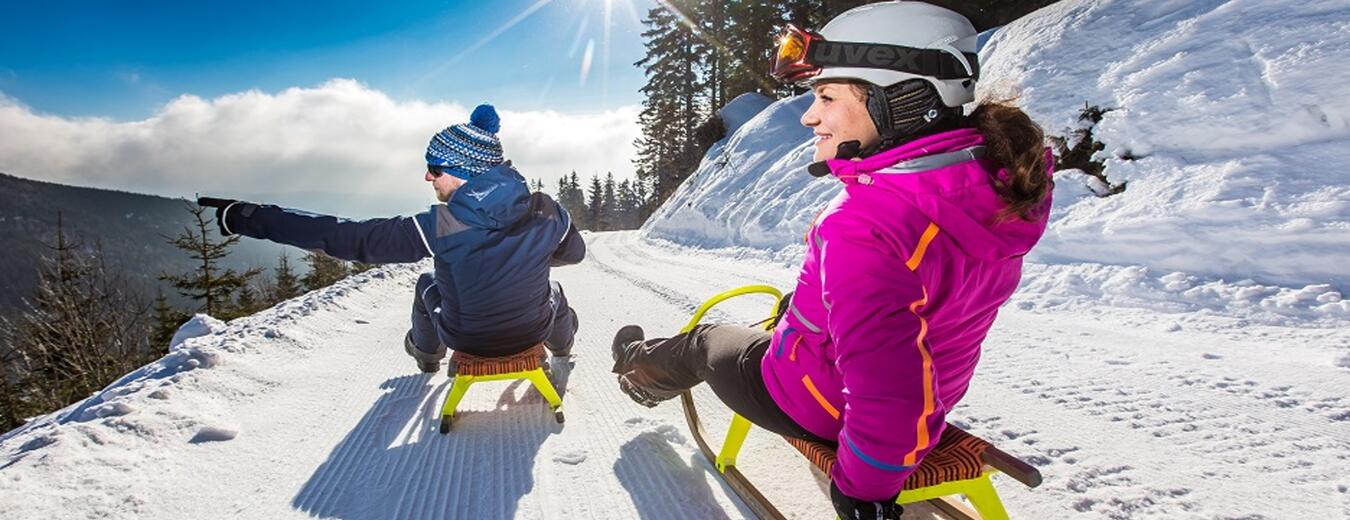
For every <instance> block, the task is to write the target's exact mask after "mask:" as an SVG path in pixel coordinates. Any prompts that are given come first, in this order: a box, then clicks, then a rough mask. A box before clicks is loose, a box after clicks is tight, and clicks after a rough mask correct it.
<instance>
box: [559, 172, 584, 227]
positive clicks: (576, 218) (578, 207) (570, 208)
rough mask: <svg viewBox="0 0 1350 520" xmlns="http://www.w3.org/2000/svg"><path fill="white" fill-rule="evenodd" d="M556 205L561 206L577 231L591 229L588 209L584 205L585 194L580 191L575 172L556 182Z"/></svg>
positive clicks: (579, 182) (579, 183)
mask: <svg viewBox="0 0 1350 520" xmlns="http://www.w3.org/2000/svg"><path fill="white" fill-rule="evenodd" d="M558 204H561V205H562V207H563V209H564V210H567V214H568V215H571V216H572V222H573V223H574V224H575V225H576V226H577V229H592V228H591V226H590V223H589V222H587V219H588V218H589V216H588V215H589V214H590V212H589V207H588V206H587V205H586V193H585V192H584V191H582V190H581V181H580V180H578V178H577V172H576V171H573V172H572V174H571V175H564V176H563V178H562V179H559V181H558Z"/></svg>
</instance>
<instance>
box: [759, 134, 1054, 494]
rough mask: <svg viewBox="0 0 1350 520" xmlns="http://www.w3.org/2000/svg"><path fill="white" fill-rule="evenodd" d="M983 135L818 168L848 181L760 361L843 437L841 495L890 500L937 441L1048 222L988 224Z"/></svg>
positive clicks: (823, 427)
mask: <svg viewBox="0 0 1350 520" xmlns="http://www.w3.org/2000/svg"><path fill="white" fill-rule="evenodd" d="M983 143H984V137H983V136H982V135H980V133H979V132H978V131H976V130H974V129H960V130H953V131H949V132H944V133H941V134H936V135H932V136H928V137H924V138H921V139H918V140H915V141H912V142H909V143H905V144H903V145H900V146H898V147H896V148H892V149H890V150H887V151H884V152H881V153H879V154H877V155H873V156H871V157H868V158H866V159H863V160H861V161H849V160H831V161H829V162H828V163H827V164H828V166H829V167H830V170H831V173H832V174H833V175H834V176H835V177H837V178H838V179H839V180H840V181H842V182H843V183H844V189H843V191H841V192H840V193H839V195H837V196H836V197H835V198H834V200H832V201H831V202H830V204H829V205H828V206H826V208H825V210H824V211H822V212H821V213H820V215H819V216H817V217H816V219H815V222H814V223H813V224H812V225H811V228H810V230H809V231H808V232H807V234H806V244H807V250H806V256H805V259H804V260H803V262H802V268H801V271H800V273H799V274H798V278H797V288H796V292H795V294H794V295H793V297H792V301H791V305H790V307H789V309H788V311H787V313H786V315H785V316H784V318H783V320H782V321H781V322H780V323H779V324H778V327H777V328H775V330H774V333H773V343H771V344H770V346H769V350H768V352H767V353H765V356H764V362H763V365H762V368H761V370H762V372H763V375H764V381H765V384H766V386H767V387H768V390H769V393H770V395H772V396H773V398H774V401H775V402H776V403H777V404H778V406H779V407H780V408H782V409H783V411H784V412H786V413H787V414H788V416H789V417H791V418H792V419H793V420H794V421H796V422H797V424H800V425H801V426H802V427H804V428H806V429H807V430H809V431H810V432H812V433H814V434H816V435H818V436H820V437H822V438H825V439H837V440H838V442H839V451H838V457H839V459H838V463H836V464H835V466H834V469H833V471H832V474H831V475H830V477H831V478H832V479H833V480H834V482H835V484H836V485H837V486H838V487H839V490H840V491H842V492H843V493H844V494H846V495H848V496H850V497H853V498H857V499H863V500H885V499H888V498H892V497H894V496H895V495H896V493H898V492H899V491H900V489H901V487H902V486H903V484H904V482H905V479H906V478H908V477H909V475H910V473H911V472H912V471H913V469H914V468H915V467H916V466H917V465H918V463H919V460H920V459H922V458H923V456H924V455H925V454H927V453H928V451H929V450H931V449H932V448H933V446H934V445H936V444H937V440H938V438H939V436H940V435H941V434H942V430H943V428H944V427H945V425H946V422H945V421H944V418H945V417H946V414H947V412H948V411H949V410H951V408H952V407H953V406H954V405H956V403H957V401H960V400H961V397H962V396H963V395H965V393H966V388H967V387H968V386H969V384H970V378H971V376H972V375H973V374H974V372H975V364H976V362H977V361H979V358H980V343H981V342H982V341H984V338H985V334H986V333H987V332H988V331H989V327H990V326H991V325H992V324H993V323H994V317H995V315H997V314H998V308H999V306H1000V305H1002V304H1003V302H1005V301H1007V299H1008V297H1009V296H1011V295H1012V293H1013V290H1014V289H1016V288H1017V284H1018V280H1019V279H1020V277H1021V268H1022V255H1025V254H1026V253H1027V251H1029V250H1030V249H1031V247H1032V246H1033V245H1035V244H1036V241H1037V240H1038V239H1039V238H1040V237H1041V234H1042V233H1043V232H1044V230H1045V223H1046V222H1045V217H1044V216H1043V217H1041V219H1040V220H1038V221H1035V222H1027V221H1024V220H1021V219H1019V218H1017V217H1015V216H1014V217H1011V218H1010V219H1008V220H1005V221H1003V222H998V221H997V220H998V219H997V216H998V213H999V211H1000V210H1002V209H1003V208H1004V207H1005V205H1004V204H1003V202H1002V201H1001V200H1000V199H999V198H998V196H997V195H996V194H995V192H994V190H993V188H992V187H991V186H990V181H989V177H988V173H987V172H990V171H1000V170H998V169H997V166H995V164H994V163H993V162H992V161H990V160H988V159H984V158H983V155H984V147H983V146H982V144H983ZM1047 155H1048V154H1047ZM1047 164H1048V163H1047ZM1049 204H1050V201H1049V200H1048V198H1047V200H1046V201H1045V206H1044V207H1043V208H1042V209H1043V210H1044V211H1041V212H1040V214H1041V215H1046V214H1048V213H1049V211H1048V209H1049Z"/></svg>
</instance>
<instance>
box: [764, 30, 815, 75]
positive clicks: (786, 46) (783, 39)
mask: <svg viewBox="0 0 1350 520" xmlns="http://www.w3.org/2000/svg"><path fill="white" fill-rule="evenodd" d="M814 40H823V38H821V37H820V35H818V34H815V33H811V32H808V31H805V30H802V29H801V28H799V27H797V26H795V25H792V24H788V26H787V27H786V28H784V29H783V34H782V36H779V38H778V50H777V51H776V52H774V58H773V64H772V65H771V67H770V69H769V75H770V76H773V78H774V79H776V80H778V81H782V82H786V83H792V82H796V81H799V80H802V79H805V78H808V77H811V76H814V75H816V74H817V73H819V72H820V67H818V66H815V65H812V64H810V63H807V60H806V56H807V53H808V52H809V51H810V49H811V42H812V41H814Z"/></svg>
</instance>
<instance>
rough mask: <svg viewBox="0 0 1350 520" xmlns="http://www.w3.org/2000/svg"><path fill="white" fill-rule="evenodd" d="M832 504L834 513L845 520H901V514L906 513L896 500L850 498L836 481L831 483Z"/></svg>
mask: <svg viewBox="0 0 1350 520" xmlns="http://www.w3.org/2000/svg"><path fill="white" fill-rule="evenodd" d="M896 497H899V495H896ZM830 502H833V503H834V512H835V513H838V514H839V518H842V519H844V520H900V513H901V512H903V511H904V508H901V507H900V504H897V503H895V498H891V499H890V500H885V501H882V502H869V501H866V500H857V499H854V498H850V497H848V496H847V495H844V493H843V492H842V491H839V486H836V485H834V481H830Z"/></svg>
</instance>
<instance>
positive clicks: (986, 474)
mask: <svg viewBox="0 0 1350 520" xmlns="http://www.w3.org/2000/svg"><path fill="white" fill-rule="evenodd" d="M746 294H769V295H772V296H773V297H774V299H775V305H774V309H777V308H778V307H779V305H780V304H781V303H782V301H781V300H782V298H783V295H782V293H781V292H779V291H778V289H775V288H773V287H771V286H767V285H749V286H745V287H740V288H737V289H732V290H730V291H726V292H723V293H721V294H718V295H716V296H713V297H712V298H710V299H708V300H707V301H705V302H703V304H702V305H700V306H699V308H698V310H697V311H695V313H694V316H693V317H692V318H691V319H690V320H689V323H688V324H686V325H685V327H684V328H683V329H681V331H680V332H682V333H684V332H689V331H690V330H691V329H693V328H694V326H696V325H698V323H699V321H701V320H702V319H703V315H704V314H706V313H707V312H708V310H709V309H711V308H712V307H713V306H715V305H717V304H718V303H721V302H723V301H725V300H727V299H730V298H734V297H737V296H742V295H746ZM772 322H773V319H772V318H770V319H769V320H766V323H768V325H767V326H766V328H769V329H771V328H772V326H773V323H772ZM680 403H681V404H682V405H683V407H684V417H685V421H686V422H687V423H688V424H689V430H690V432H691V433H692V434H693V437H694V441H695V442H696V443H697V444H698V448H699V451H701V452H702V453H703V456H704V457H705V458H707V459H708V461H709V462H711V463H712V464H713V465H714V466H715V467H716V468H717V471H718V473H720V474H721V476H722V480H723V481H725V482H726V483H727V485H728V486H730V487H731V489H732V491H734V492H735V493H736V494H737V495H738V496H740V497H741V499H742V500H743V501H744V502H745V503H746V505H748V506H749V507H750V509H751V510H752V511H754V513H755V515H756V516H758V517H759V518H761V519H763V520H780V519H784V518H786V517H785V516H784V515H783V513H781V512H780V511H778V509H776V508H775V507H774V506H773V503H772V502H770V501H769V500H768V499H767V498H765V497H764V494H763V493H761V492H760V491H759V489H757V488H756V487H755V486H754V484H753V483H751V482H750V480H749V479H747V478H746V477H745V475H743V474H742V473H741V472H740V470H739V469H737V468H736V455H737V454H738V453H739V452H740V449H741V445H742V444H744V443H745V438H746V436H747V435H748V434H749V432H750V426H751V423H750V421H749V420H748V419H746V418H744V417H741V416H740V415H733V417H732V420H731V427H730V428H729V429H728V431H727V436H726V438H725V440H724V442H723V443H722V449H721V451H720V452H714V451H713V450H712V447H711V446H710V445H709V444H708V441H707V438H708V435H707V430H706V429H705V428H704V427H703V423H702V421H700V420H699V416H698V410H697V409H696V408H695V406H694V398H693V395H692V394H691V393H689V392H684V394H682V395H681V396H680ZM784 439H786V440H787V441H788V443H789V444H791V445H792V446H793V447H794V448H796V449H797V451H798V452H800V453H801V454H802V455H803V456H805V457H806V458H807V460H810V461H811V463H812V464H813V465H814V466H815V467H816V469H818V470H819V471H821V472H823V473H824V474H825V475H829V472H830V468H831V467H832V466H833V465H834V462H835V450H834V447H833V446H828V445H825V444H820V443H814V442H810V441H805V440H801V439H794V438H788V437H784ZM996 472H1001V473H1004V474H1006V475H1008V476H1010V477H1012V478H1013V479H1015V480H1017V481H1018V482H1021V483H1023V484H1025V485H1027V486H1028V487H1033V488H1034V487H1036V486H1039V485H1040V484H1041V474H1040V472H1039V471H1037V470H1036V468H1034V467H1032V466H1031V465H1030V464H1027V463H1026V462H1023V461H1021V460H1019V459H1017V458H1016V457H1013V456H1012V455H1009V454H1007V453H1005V452H1003V451H1002V450H999V449H998V448H996V447H994V445H993V444H991V443H989V442H988V441H985V440H984V439H981V438H979V437H976V436H974V435H971V434H970V433H967V432H966V431H964V430H962V429H960V428H957V427H955V426H952V425H951V424H948V425H947V427H946V428H945V429H944V430H943V433H942V437H941V438H940V439H939V440H938V444H937V446H936V447H934V448H933V450H932V451H931V452H929V453H928V455H927V456H925V457H924V458H923V459H922V460H921V461H920V462H919V467H918V468H917V469H915V471H914V473H913V474H911V475H910V477H909V480H907V481H906V482H905V486H904V489H903V490H902V491H901V493H900V497H899V499H898V500H897V501H896V502H897V503H899V504H901V505H906V504H916V503H925V504H927V505H928V506H930V507H931V509H934V510H936V511H937V512H939V514H942V515H944V516H946V517H948V518H952V519H956V520H976V519H984V520H1006V519H1007V518H1008V513H1007V511H1006V510H1005V509H1004V507H1003V502H1002V500H1001V499H999V496H998V492H997V491H995V490H994V485H993V482H992V480H991V479H990V477H991V476H992V475H993V474H994V473H996ZM955 495H965V497H966V498H967V499H968V500H970V503H971V505H973V506H974V507H975V511H971V510H970V509H969V508H967V507H966V506H965V505H963V504H962V503H961V502H960V501H958V500H955V499H954V498H953V497H954V496H955Z"/></svg>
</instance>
